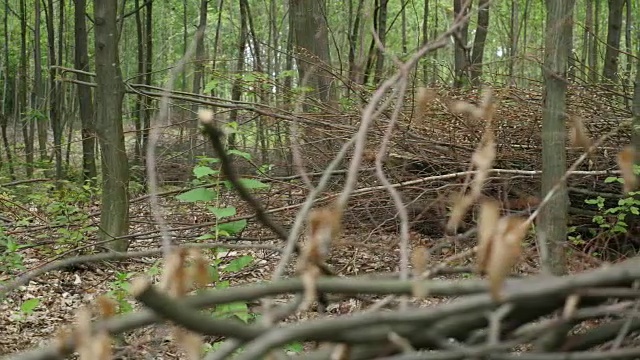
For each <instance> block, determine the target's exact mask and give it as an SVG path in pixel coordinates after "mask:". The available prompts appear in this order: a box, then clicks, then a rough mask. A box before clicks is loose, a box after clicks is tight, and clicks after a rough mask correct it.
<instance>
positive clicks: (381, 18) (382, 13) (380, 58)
mask: <svg viewBox="0 0 640 360" xmlns="http://www.w3.org/2000/svg"><path fill="white" fill-rule="evenodd" d="M387 3H388V0H380V8H379V10H378V39H380V44H381V45H382V46H383V47H384V46H385V45H386V43H387V40H386V39H387V35H386V34H387ZM383 70H384V52H383V51H382V49H381V48H380V46H378V45H377V46H376V72H375V75H374V76H373V83H374V84H375V85H378V84H379V83H380V80H381V79H382V75H383V74H382V71H383Z"/></svg>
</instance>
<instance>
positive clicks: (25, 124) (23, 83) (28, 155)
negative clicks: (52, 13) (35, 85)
mask: <svg viewBox="0 0 640 360" xmlns="http://www.w3.org/2000/svg"><path fill="white" fill-rule="evenodd" d="M7 60H8V59H7ZM27 66H28V65H27V7H26V5H25V2H24V0H20V70H19V74H20V75H19V76H18V81H19V83H20V87H19V89H18V92H19V95H18V100H19V102H18V104H16V106H17V107H18V114H19V117H20V119H19V120H20V123H21V124H22V140H23V141H24V147H25V170H26V173H27V178H31V177H32V176H33V141H32V139H31V137H30V136H29V135H30V134H29V125H30V124H29V116H27V108H28V104H27Z"/></svg>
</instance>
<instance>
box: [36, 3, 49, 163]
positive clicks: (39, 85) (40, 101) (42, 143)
mask: <svg viewBox="0 0 640 360" xmlns="http://www.w3.org/2000/svg"><path fill="white" fill-rule="evenodd" d="M34 3H35V19H34V22H35V25H34V27H33V28H34V29H33V39H34V46H33V57H34V59H33V61H34V63H33V67H34V74H33V75H34V77H33V79H34V80H33V81H34V85H33V86H34V93H35V101H34V108H36V109H37V110H38V112H39V116H38V118H37V121H36V127H37V129H38V153H39V157H40V161H44V159H46V158H47V128H48V121H47V117H46V116H45V115H44V104H45V95H44V94H45V89H44V82H43V80H42V49H41V47H40V43H41V33H40V25H41V24H42V20H41V16H40V13H41V7H40V5H41V2H40V1H35V2H34Z"/></svg>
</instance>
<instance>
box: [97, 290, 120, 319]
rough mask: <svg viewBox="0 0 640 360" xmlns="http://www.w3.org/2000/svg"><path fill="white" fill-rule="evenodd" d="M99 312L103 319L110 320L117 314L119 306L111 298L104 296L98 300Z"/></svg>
mask: <svg viewBox="0 0 640 360" xmlns="http://www.w3.org/2000/svg"><path fill="white" fill-rule="evenodd" d="M96 302H97V303H98V311H99V312H100V316H101V317H102V318H103V319H108V318H110V317H112V316H114V315H115V314H116V308H117V304H116V302H115V301H114V300H113V299H111V298H110V297H108V296H106V295H103V296H99V297H98V298H97V299H96Z"/></svg>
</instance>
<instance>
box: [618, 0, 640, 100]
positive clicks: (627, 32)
mask: <svg viewBox="0 0 640 360" xmlns="http://www.w3.org/2000/svg"><path fill="white" fill-rule="evenodd" d="M632 12H633V9H632V6H631V0H626V1H625V14H626V17H625V28H624V46H625V50H626V52H627V56H626V57H627V63H626V66H625V71H624V75H623V76H622V78H623V79H625V80H624V81H623V82H622V85H623V86H624V88H625V91H624V92H625V94H626V93H627V91H628V89H630V88H631V86H632V85H631V69H632V68H633V62H634V60H633V59H634V55H633V47H632V45H631V29H632V28H633V26H634V24H633V16H632ZM637 55H640V53H637V54H636V56H637ZM624 102H625V105H626V106H627V108H628V107H629V105H630V104H629V98H627V97H625V98H624Z"/></svg>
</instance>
